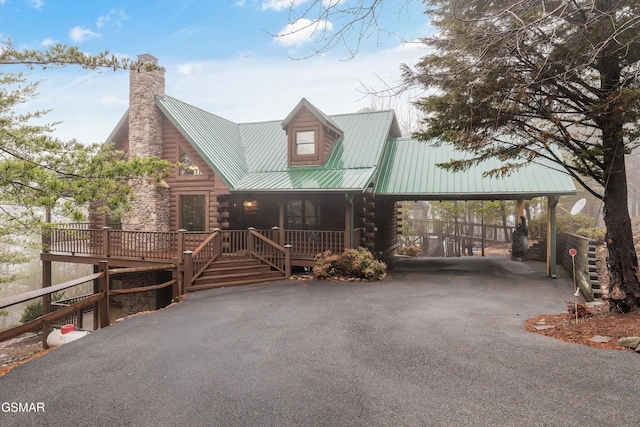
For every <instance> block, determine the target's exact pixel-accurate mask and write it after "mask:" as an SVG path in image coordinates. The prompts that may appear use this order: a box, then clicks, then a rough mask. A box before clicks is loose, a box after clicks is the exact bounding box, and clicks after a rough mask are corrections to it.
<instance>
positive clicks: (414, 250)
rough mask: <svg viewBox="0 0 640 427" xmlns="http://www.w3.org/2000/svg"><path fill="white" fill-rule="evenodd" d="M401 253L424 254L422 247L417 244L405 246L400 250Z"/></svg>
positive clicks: (410, 254) (409, 254)
mask: <svg viewBox="0 0 640 427" xmlns="http://www.w3.org/2000/svg"><path fill="white" fill-rule="evenodd" d="M400 255H408V256H418V255H422V249H420V248H419V247H417V246H415V245H410V246H405V247H404V248H402V249H401V250H400Z"/></svg>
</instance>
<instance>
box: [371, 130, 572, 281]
mask: <svg viewBox="0 0 640 427" xmlns="http://www.w3.org/2000/svg"><path fill="white" fill-rule="evenodd" d="M388 153H390V154H391V155H387V156H385V157H384V162H383V164H382V167H381V168H380V177H379V179H378V180H377V183H376V186H375V189H374V192H375V194H376V197H380V198H383V199H386V200H387V201H395V202H400V201H422V200H424V201H443V200H458V201H472V200H478V201H480V200H489V201H493V200H515V201H516V202H517V217H518V221H520V220H519V218H520V217H521V216H523V215H524V201H525V200H531V199H533V198H536V197H545V198H546V199H547V259H546V263H547V276H548V277H552V278H555V277H556V256H557V255H556V207H557V205H558V201H559V199H560V196H563V195H575V194H576V187H575V185H574V183H573V180H572V178H571V177H570V175H569V174H568V173H567V171H566V170H565V169H564V168H562V167H561V166H560V165H558V164H556V163H553V162H551V161H548V160H545V159H536V161H534V162H530V163H528V164H527V165H526V166H523V167H521V168H519V169H517V170H513V171H511V172H510V173H509V174H508V175H506V176H504V177H492V176H485V175H486V173H487V172H489V171H491V170H494V169H498V168H500V167H501V166H502V163H501V162H500V161H499V160H498V159H489V160H486V161H484V162H483V163H481V164H478V165H475V166H472V167H470V168H469V169H467V170H465V171H460V172H451V171H449V170H446V169H444V168H442V167H439V166H438V165H439V164H442V163H445V162H449V161H450V160H453V159H455V160H458V159H464V156H465V154H466V153H464V152H461V151H457V150H455V149H454V148H453V147H452V146H450V145H448V144H428V143H419V142H417V141H416V140H412V139H405V138H397V139H394V140H391V141H390V144H389V147H388Z"/></svg>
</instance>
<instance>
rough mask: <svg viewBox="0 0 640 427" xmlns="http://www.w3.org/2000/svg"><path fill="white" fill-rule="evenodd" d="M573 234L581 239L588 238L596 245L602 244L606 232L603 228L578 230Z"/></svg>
mask: <svg viewBox="0 0 640 427" xmlns="http://www.w3.org/2000/svg"><path fill="white" fill-rule="evenodd" d="M574 234H577V235H578V236H582V237H588V238H589V239H593V240H595V241H596V242H598V243H604V236H605V234H606V230H605V229H604V228H579V229H578V230H577V231H576V232H575V233H574Z"/></svg>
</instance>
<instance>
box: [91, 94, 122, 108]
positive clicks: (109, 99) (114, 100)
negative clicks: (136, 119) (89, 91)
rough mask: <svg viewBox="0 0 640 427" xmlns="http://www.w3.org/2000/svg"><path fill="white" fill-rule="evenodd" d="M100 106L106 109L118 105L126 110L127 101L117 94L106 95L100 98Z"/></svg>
mask: <svg viewBox="0 0 640 427" xmlns="http://www.w3.org/2000/svg"><path fill="white" fill-rule="evenodd" d="M98 104H99V105H103V106H105V107H111V106H113V105H116V106H120V107H122V106H124V107H125V108H126V107H127V99H125V98H123V97H122V96H118V95H115V94H105V95H102V96H101V97H99V98H98Z"/></svg>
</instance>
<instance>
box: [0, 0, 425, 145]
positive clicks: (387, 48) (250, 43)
mask: <svg viewBox="0 0 640 427" xmlns="http://www.w3.org/2000/svg"><path fill="white" fill-rule="evenodd" d="M323 1H325V2H328V1H333V2H334V3H335V2H336V1H338V0H323ZM405 3H406V2H405V0H396V1H394V0H387V1H385V2H384V6H383V7H384V9H383V14H382V19H381V21H380V26H381V27H383V28H384V29H385V30H388V32H382V33H375V34H372V35H371V36H370V37H366V38H365V39H364V40H363V43H362V45H361V47H360V49H359V52H358V54H357V55H356V56H355V58H353V59H351V60H346V59H347V58H349V56H350V55H349V52H348V50H346V49H344V48H341V47H337V48H335V49H333V50H331V51H330V52H328V53H324V54H321V55H316V56H313V57H311V58H309V59H299V58H303V57H306V56H308V55H309V54H310V53H311V49H312V48H318V47H319V46H320V45H318V44H314V42H313V39H312V38H311V37H310V36H309V34H306V33H304V32H300V33H296V34H294V35H290V36H286V37H274V35H276V34H279V33H284V32H288V28H289V27H288V24H289V20H288V19H289V12H290V10H289V5H290V4H291V0H215V1H214V0H208V1H205V0H191V1H188V0H184V1H180V0H153V1H147V0H136V1H130V0H126V1H125V0H121V1H118V0H112V1H100V0H77V1H72V0H67V1H65V0H0V37H1V38H2V39H6V38H7V37H10V38H11V40H12V42H13V44H14V46H15V47H17V48H19V49H45V48H46V47H47V46H49V45H51V44H54V43H63V44H67V45H76V46H79V47H80V48H81V49H82V50H83V51H85V52H88V53H92V54H95V53H98V52H101V51H104V50H109V51H110V52H111V53H113V54H116V55H120V56H128V57H135V55H137V54H141V53H149V54H152V55H154V56H155V57H157V58H158V59H159V63H160V65H162V66H163V67H165V68H166V93H167V94H168V95H171V96H173V97H175V98H178V99H180V100H182V101H185V102H188V103H190V104H192V105H195V106H197V107H200V108H202V109H204V110H207V111H209V112H211V113H214V114H217V115H219V116H222V117H225V118H227V119H229V120H233V121H236V122H251V121H262V120H274V119H283V118H285V117H286V116H287V114H288V113H289V112H290V111H291V109H293V108H294V107H295V105H296V104H297V103H298V101H299V100H300V99H301V98H303V97H305V98H307V99H308V100H309V101H310V102H312V103H313V104H314V105H316V106H317V107H318V108H320V109H321V110H322V111H324V112H325V113H327V114H339V113H347V112H354V111H357V110H359V109H361V108H364V107H368V106H370V105H371V104H372V100H371V98H370V97H366V96H364V95H363V93H362V91H363V88H364V87H373V88H376V89H383V88H384V87H385V85H392V84H394V82H397V81H399V79H400V71H399V67H400V65H401V64H402V63H407V64H414V63H415V62H417V61H418V60H419V58H420V57H421V56H423V55H424V50H422V49H421V46H420V44H419V43H405V41H415V40H417V39H418V38H419V37H423V36H426V35H428V34H429V31H430V27H429V25H428V18H427V17H426V16H425V15H424V14H423V10H424V5H423V4H422V2H421V1H418V0H413V1H410V2H408V3H406V4H405ZM310 4H312V0H306V1H304V0H296V6H297V7H308V6H309V5H310ZM315 13H317V12H315ZM309 16H310V17H311V16H312V15H309ZM335 19H336V18H335V17H332V18H330V20H329V22H328V23H326V24H323V25H326V28H327V31H328V32H329V34H331V33H334V32H335V31H337V30H338V29H339V28H340V22H338V21H336V20H335ZM351 41H352V45H351V46H355V44H354V43H355V38H353V39H352V40H351ZM292 58H298V59H292ZM19 68H20V67H16V66H11V67H8V68H5V71H23V70H20V69H19ZM30 73H31V75H30V77H29V78H30V79H33V80H43V82H42V83H41V84H40V87H39V93H40V95H39V96H38V97H37V98H36V99H35V100H32V101H30V102H29V103H27V104H25V105H22V106H20V108H19V110H25V111H27V110H29V111H32V110H34V109H52V110H53V111H52V112H51V113H49V114H48V115H47V121H48V122H53V121H56V122H58V121H59V122H62V123H61V124H59V125H58V126H57V130H56V133H55V135H56V136H58V137H60V138H62V139H71V138H77V139H78V140H80V141H83V142H102V141H104V140H105V139H106V138H107V137H108V135H109V133H110V132H111V130H112V129H113V128H114V127H115V125H116V124H117V122H118V120H119V119H120V117H121V116H122V114H124V112H125V111H126V108H127V103H128V99H127V98H128V89H129V88H128V73H127V72H124V71H118V72H115V73H114V72H113V71H102V72H92V71H85V70H81V69H79V68H77V67H68V68H63V69H47V70H44V71H42V70H39V69H36V70H33V71H31V72H30ZM375 102H376V105H377V106H378V107H384V108H389V107H392V108H394V107H395V108H404V107H403V105H407V104H408V101H407V100H406V99H402V100H395V101H388V100H377V101H375ZM398 103H399V104H398ZM398 105H400V106H398Z"/></svg>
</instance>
